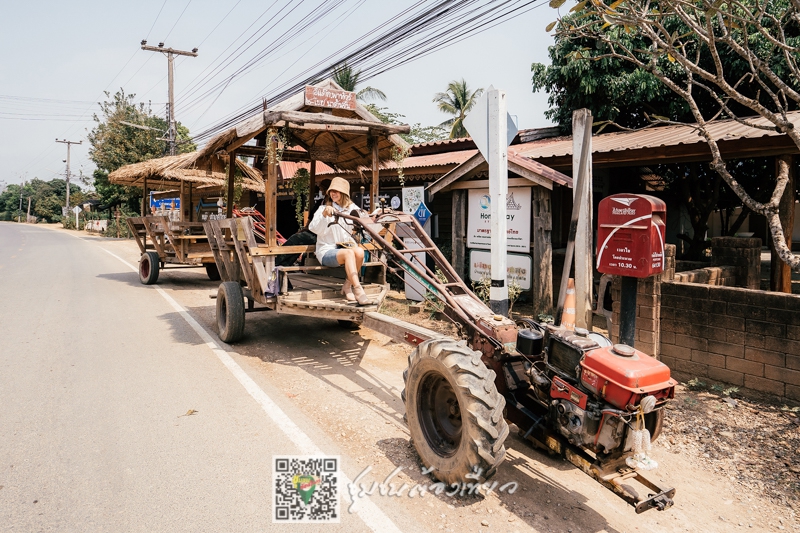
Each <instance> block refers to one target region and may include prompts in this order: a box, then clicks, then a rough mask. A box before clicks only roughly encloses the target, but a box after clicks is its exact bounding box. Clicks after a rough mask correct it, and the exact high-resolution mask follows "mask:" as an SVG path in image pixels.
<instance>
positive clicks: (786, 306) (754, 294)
mask: <svg viewBox="0 0 800 533" xmlns="http://www.w3.org/2000/svg"><path fill="white" fill-rule="evenodd" d="M660 340H661V350H660V355H661V360H662V361H663V362H664V363H666V364H667V365H668V366H669V367H670V368H671V369H673V370H674V371H677V372H681V373H684V374H687V375H690V376H693V377H701V378H702V377H707V378H710V379H713V380H716V381H722V382H725V383H730V384H733V385H737V386H740V387H746V388H749V389H755V390H759V391H762V392H766V393H769V394H774V395H776V396H781V397H786V398H790V399H794V400H800V296H795V295H791V294H783V293H771V292H765V291H754V290H747V289H743V288H736V287H722V286H709V285H697V284H691V283H679V282H672V281H669V282H663V283H662V284H661V336H660Z"/></svg>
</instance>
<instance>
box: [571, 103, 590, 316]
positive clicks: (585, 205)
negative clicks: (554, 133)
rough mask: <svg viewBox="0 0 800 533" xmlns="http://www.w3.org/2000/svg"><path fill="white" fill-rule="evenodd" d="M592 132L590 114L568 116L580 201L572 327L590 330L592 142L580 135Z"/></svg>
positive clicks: (585, 111) (579, 111)
mask: <svg viewBox="0 0 800 533" xmlns="http://www.w3.org/2000/svg"><path fill="white" fill-rule="evenodd" d="M591 128H592V112H591V111H589V110H588V109H577V110H575V111H574V112H573V113H572V179H573V180H574V181H573V189H572V198H573V199H575V198H578V194H577V192H578V187H580V188H582V190H583V194H582V195H581V198H582V201H581V205H580V215H579V218H578V230H577V232H576V234H575V325H576V326H577V327H580V328H587V329H589V330H591V327H592V279H593V273H594V268H593V267H594V265H593V264H592V263H593V253H592V251H593V250H592V248H593V247H592V242H593V239H592V140H591V136H590V135H587V136H584V131H585V130H586V129H589V131H591ZM585 138H588V139H589V141H588V143H587V146H586V148H585V149H586V151H585V152H584V153H586V154H588V157H589V160H588V162H587V164H586V166H585V168H586V171H585V172H584V175H583V176H579V168H580V164H581V161H580V159H581V152H582V151H583V149H584V146H583V144H584V142H586V141H585V140H584V139H585Z"/></svg>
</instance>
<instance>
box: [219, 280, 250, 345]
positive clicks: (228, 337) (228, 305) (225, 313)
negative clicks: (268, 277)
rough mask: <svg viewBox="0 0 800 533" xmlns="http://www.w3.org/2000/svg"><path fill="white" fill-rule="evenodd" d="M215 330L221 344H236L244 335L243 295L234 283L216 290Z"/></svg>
mask: <svg viewBox="0 0 800 533" xmlns="http://www.w3.org/2000/svg"><path fill="white" fill-rule="evenodd" d="M217 328H218V330H219V338H220V340H221V341H222V342H236V341H238V340H239V339H241V338H242V335H244V293H242V287H241V285H239V284H238V283H236V282H235V281H226V282H223V283H221V284H220V286H219V289H217Z"/></svg>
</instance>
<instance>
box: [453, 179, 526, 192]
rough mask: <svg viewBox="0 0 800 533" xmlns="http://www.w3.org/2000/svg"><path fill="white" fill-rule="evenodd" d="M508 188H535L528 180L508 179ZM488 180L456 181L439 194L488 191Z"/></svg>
mask: <svg viewBox="0 0 800 533" xmlns="http://www.w3.org/2000/svg"><path fill="white" fill-rule="evenodd" d="M508 186H509V187H535V186H536V185H535V184H534V183H533V182H531V180H529V179H528V178H509V180H508ZM488 188H489V180H473V181H457V182H455V183H453V184H452V185H450V186H448V187H445V188H444V189H442V190H441V191H439V192H447V191H458V190H464V189H488Z"/></svg>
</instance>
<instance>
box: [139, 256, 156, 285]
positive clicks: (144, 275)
mask: <svg viewBox="0 0 800 533" xmlns="http://www.w3.org/2000/svg"><path fill="white" fill-rule="evenodd" d="M159 261H160V258H159V257H158V252H145V253H143V254H142V258H141V259H139V281H141V282H142V284H144V285H152V284H153V283H155V282H156V281H158V271H159Z"/></svg>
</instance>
